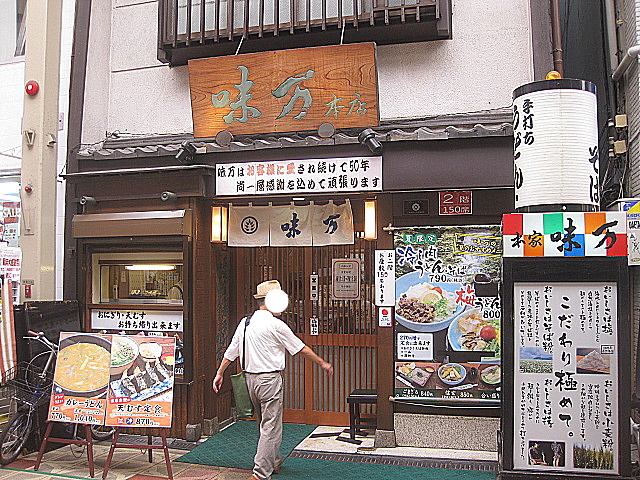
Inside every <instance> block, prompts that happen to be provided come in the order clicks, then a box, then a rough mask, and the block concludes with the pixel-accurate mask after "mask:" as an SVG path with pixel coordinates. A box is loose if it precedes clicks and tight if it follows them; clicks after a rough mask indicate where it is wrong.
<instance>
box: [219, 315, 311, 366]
mask: <svg viewBox="0 0 640 480" xmlns="http://www.w3.org/2000/svg"><path fill="white" fill-rule="evenodd" d="M244 326H245V321H244V319H243V320H242V321H241V322H240V323H239V324H238V328H236V332H235V333H234V334H233V338H232V339H231V344H230V345H229V347H228V348H227V350H226V351H225V353H224V358H226V359H227V360H229V361H230V362H233V361H234V360H235V359H236V358H238V357H240V361H241V362H242V348H243V337H244V331H245V329H244ZM246 335H247V338H246V348H247V353H246V359H245V362H246V365H244V370H245V371H246V372H249V373H265V372H275V371H279V370H284V367H285V350H286V351H288V352H289V353H290V354H291V355H295V354H296V353H298V352H299V351H300V350H302V349H303V348H304V342H303V341H302V340H300V339H299V338H298V337H296V336H295V334H294V333H293V332H292V331H291V329H290V328H289V326H288V325H287V324H286V323H284V322H283V321H282V320H280V319H278V318H276V317H274V316H273V315H272V314H271V312H269V311H268V310H256V311H255V312H254V313H253V315H252V316H251V320H250V322H249V326H248V327H247V333H246Z"/></svg>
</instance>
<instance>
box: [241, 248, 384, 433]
mask: <svg viewBox="0 0 640 480" xmlns="http://www.w3.org/2000/svg"><path fill="white" fill-rule="evenodd" d="M374 249H375V243H374V242H369V241H365V240H363V239H360V238H357V239H356V242H355V244H354V245H336V246H327V247H295V248H276V247H255V248H238V249H237V252H238V262H237V265H238V271H237V275H238V316H239V317H241V316H242V315H245V314H247V313H249V312H250V310H251V309H252V308H253V305H254V303H253V297H252V296H251V295H252V293H253V292H254V289H255V285H256V284H258V283H260V282H262V281H264V280H269V279H273V278H275V279H278V280H279V281H280V282H281V284H282V287H283V289H284V290H285V291H286V292H287V293H288V294H289V308H288V309H287V311H286V312H284V313H283V314H281V315H280V318H282V320H283V321H285V322H286V323H287V324H288V325H289V326H290V327H291V329H292V330H293V331H294V332H295V333H296V334H297V335H298V336H299V337H300V338H301V339H302V340H303V341H304V342H305V343H306V344H307V345H309V346H311V347H312V348H313V349H314V350H315V351H316V352H317V353H318V354H319V355H320V356H322V357H323V358H324V359H325V360H327V361H329V362H331V363H332V364H333V366H334V369H335V374H334V376H333V377H332V378H329V377H327V376H326V375H325V374H324V373H323V372H322V370H321V369H320V368H319V367H317V366H316V365H313V364H312V363H311V362H304V360H303V359H302V358H300V357H299V356H296V357H293V358H291V357H288V358H287V369H286V371H285V402H284V403H285V421H289V422H296V423H307V424H322V425H347V424H348V407H347V403H346V398H347V395H348V394H349V393H350V392H351V391H352V390H353V389H355V388H375V382H376V351H375V328H376V322H375V315H376V310H375V307H374V305H373V288H374V287H373V275H374V274H373V260H374ZM342 258H354V259H358V260H359V261H360V265H361V272H360V280H361V287H360V299H359V300H332V299H331V281H332V280H331V278H332V277H331V264H332V260H333V259H342ZM311 275H317V276H318V277H317V278H318V299H317V300H311V299H310V276H311ZM312 317H315V318H317V319H318V320H317V321H318V335H310V328H309V325H310V319H311V318H312Z"/></svg>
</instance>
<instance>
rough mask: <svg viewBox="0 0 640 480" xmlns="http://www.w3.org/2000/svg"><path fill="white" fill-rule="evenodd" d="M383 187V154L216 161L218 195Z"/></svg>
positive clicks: (272, 193) (319, 191) (324, 191)
mask: <svg viewBox="0 0 640 480" xmlns="http://www.w3.org/2000/svg"><path fill="white" fill-rule="evenodd" d="M381 190H382V157H380V156H377V157H343V158H320V159H304V160H282V161H274V162H245V163H225V164H218V165H216V195H225V196H231V195H234V196H247V195H278V194H292V193H300V194H304V193H333V192H354V191H361V192H370V191H381Z"/></svg>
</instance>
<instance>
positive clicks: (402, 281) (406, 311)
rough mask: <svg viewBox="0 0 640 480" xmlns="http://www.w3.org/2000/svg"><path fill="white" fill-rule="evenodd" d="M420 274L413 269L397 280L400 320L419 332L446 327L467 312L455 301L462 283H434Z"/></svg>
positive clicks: (404, 324)
mask: <svg viewBox="0 0 640 480" xmlns="http://www.w3.org/2000/svg"><path fill="white" fill-rule="evenodd" d="M419 273H420V272H411V273H408V274H406V275H403V276H402V277H400V278H398V279H397V280H396V294H397V297H396V308H395V317H396V320H397V321H398V323H400V324H401V325H403V326H405V327H407V328H409V329H411V330H413V331H416V332H436V331H439V330H442V329H444V328H446V327H447V326H448V325H449V323H451V321H452V320H453V318H454V317H455V316H456V315H458V314H460V313H462V312H463V311H464V306H461V305H456V302H455V299H456V295H455V291H456V290H458V289H459V288H461V286H462V285H461V284H460V283H431V282H428V281H427V279H428V277H420V276H419Z"/></svg>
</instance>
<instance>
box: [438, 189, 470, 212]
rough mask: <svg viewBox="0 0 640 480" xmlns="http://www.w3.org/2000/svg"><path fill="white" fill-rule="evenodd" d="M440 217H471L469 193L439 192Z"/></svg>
mask: <svg viewBox="0 0 640 480" xmlns="http://www.w3.org/2000/svg"><path fill="white" fill-rule="evenodd" d="M439 193H440V203H439V210H438V211H439V213H440V215H471V214H472V213H473V212H472V209H471V191H470V190H465V191H457V192H439Z"/></svg>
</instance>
